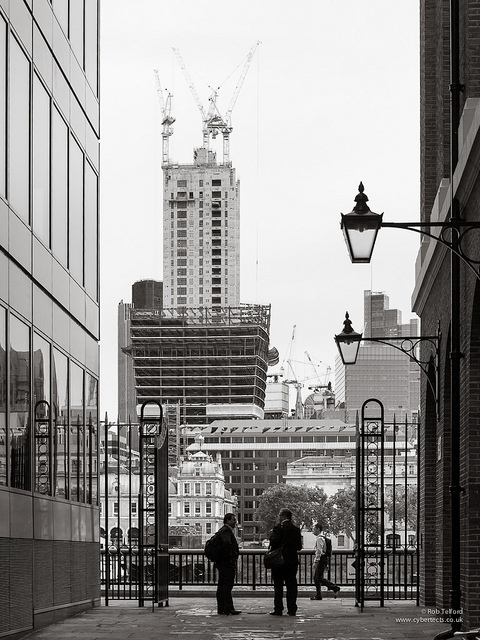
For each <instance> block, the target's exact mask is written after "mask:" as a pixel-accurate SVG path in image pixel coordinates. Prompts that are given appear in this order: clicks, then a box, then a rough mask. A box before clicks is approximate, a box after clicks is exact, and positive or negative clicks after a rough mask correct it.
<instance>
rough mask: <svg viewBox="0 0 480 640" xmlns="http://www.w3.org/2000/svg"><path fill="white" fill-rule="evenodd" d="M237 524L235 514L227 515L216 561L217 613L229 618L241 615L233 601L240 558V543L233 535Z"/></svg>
mask: <svg viewBox="0 0 480 640" xmlns="http://www.w3.org/2000/svg"><path fill="white" fill-rule="evenodd" d="M236 524H237V519H236V517H235V515H234V514H233V513H227V514H225V517H224V518H223V527H222V528H221V529H220V530H219V531H218V536H219V539H220V540H219V549H218V559H217V560H216V561H215V566H216V567H217V571H218V584H217V594H216V595H217V612H218V613H219V614H223V615H227V616H229V615H232V616H236V615H238V614H239V613H241V612H240V611H237V610H236V609H235V607H234V606H233V599H232V589H233V585H234V584H235V573H236V571H237V559H238V556H239V550H238V542H237V539H236V538H235V534H234V533H233V530H234V529H235V526H236Z"/></svg>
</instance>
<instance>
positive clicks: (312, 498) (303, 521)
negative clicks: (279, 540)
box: [254, 484, 330, 535]
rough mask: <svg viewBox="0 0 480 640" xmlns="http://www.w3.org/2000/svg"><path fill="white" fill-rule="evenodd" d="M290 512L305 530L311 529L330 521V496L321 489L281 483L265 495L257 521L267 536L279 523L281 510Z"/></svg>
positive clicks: (268, 490)
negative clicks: (320, 523) (320, 522)
mask: <svg viewBox="0 0 480 640" xmlns="http://www.w3.org/2000/svg"><path fill="white" fill-rule="evenodd" d="M283 508H285V509H290V511H291V512H292V517H293V520H294V522H295V523H296V524H297V525H298V526H299V527H300V528H301V529H303V528H305V529H311V528H312V527H313V525H314V523H315V522H317V521H318V520H320V521H322V522H324V523H325V528H327V524H328V522H329V520H330V515H329V513H330V512H329V507H328V506H327V495H326V493H325V491H324V490H323V489H321V488H320V487H307V485H302V486H295V485H290V484H277V485H275V486H273V487H269V488H268V489H267V490H266V491H264V492H263V494H262V496H261V498H260V504H259V506H258V508H257V510H256V512H255V516H254V520H255V522H258V524H259V525H260V527H261V531H262V533H263V534H264V535H269V534H270V531H271V530H272V529H273V527H274V525H275V524H276V522H277V516H278V513H279V511H280V509H283Z"/></svg>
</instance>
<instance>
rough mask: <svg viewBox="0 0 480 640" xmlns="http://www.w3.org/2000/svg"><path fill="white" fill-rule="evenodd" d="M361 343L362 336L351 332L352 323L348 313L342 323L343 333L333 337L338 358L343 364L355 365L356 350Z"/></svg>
mask: <svg viewBox="0 0 480 640" xmlns="http://www.w3.org/2000/svg"><path fill="white" fill-rule="evenodd" d="M361 341H362V334H361V333H357V332H356V331H354V330H353V327H352V322H351V320H350V316H349V315H348V311H347V312H346V314H345V320H344V321H343V331H342V332H341V333H339V334H338V335H336V336H335V342H336V343H337V347H338V351H339V352H340V357H341V358H342V362H343V364H355V363H356V361H357V356H358V349H359V347H360V342H361Z"/></svg>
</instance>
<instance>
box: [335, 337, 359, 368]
mask: <svg viewBox="0 0 480 640" xmlns="http://www.w3.org/2000/svg"><path fill="white" fill-rule="evenodd" d="M337 344H338V349H339V351H340V355H341V356H342V360H343V364H355V362H356V361H357V354H358V349H359V347H360V341H359V340H352V341H351V342H341V341H338V342H337Z"/></svg>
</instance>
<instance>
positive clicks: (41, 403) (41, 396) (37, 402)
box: [33, 334, 52, 495]
mask: <svg viewBox="0 0 480 640" xmlns="http://www.w3.org/2000/svg"><path fill="white" fill-rule="evenodd" d="M33 402H34V405H33V406H34V410H33V416H34V420H35V427H34V436H35V449H34V451H35V491H37V492H39V493H42V494H43V495H48V494H50V491H51V489H50V469H51V463H52V450H51V439H50V345H49V343H48V342H47V341H46V340H44V339H43V338H41V337H40V336H38V335H36V334H34V336H33Z"/></svg>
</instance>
